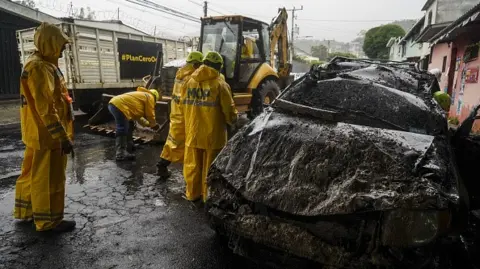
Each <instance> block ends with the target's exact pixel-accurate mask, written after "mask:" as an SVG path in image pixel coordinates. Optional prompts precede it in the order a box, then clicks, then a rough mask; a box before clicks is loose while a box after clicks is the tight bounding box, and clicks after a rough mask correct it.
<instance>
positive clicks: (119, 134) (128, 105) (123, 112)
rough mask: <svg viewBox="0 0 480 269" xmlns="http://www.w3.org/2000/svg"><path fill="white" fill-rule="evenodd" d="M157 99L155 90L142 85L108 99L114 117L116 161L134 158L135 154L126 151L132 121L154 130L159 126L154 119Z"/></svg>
mask: <svg viewBox="0 0 480 269" xmlns="http://www.w3.org/2000/svg"><path fill="white" fill-rule="evenodd" d="M157 100H161V96H160V94H159V93H158V91H157V90H147V89H145V88H143V87H138V88H137V91H134V92H128V93H124V94H121V95H117V96H115V97H113V98H112V99H111V100H110V102H109V104H108V110H109V111H110V113H111V114H112V115H113V117H114V118H115V124H116V133H115V137H116V138H115V149H116V155H115V159H116V160H117V161H124V160H132V159H134V158H135V154H133V153H132V152H129V151H127V148H128V141H129V140H130V141H132V142H133V140H132V139H131V138H129V136H131V135H133V132H130V129H131V128H133V127H134V121H138V123H140V124H141V125H143V126H145V127H150V128H152V129H153V130H154V131H157V130H158V129H159V128H160V126H159V125H158V124H157V122H156V121H155V104H156V103H157Z"/></svg>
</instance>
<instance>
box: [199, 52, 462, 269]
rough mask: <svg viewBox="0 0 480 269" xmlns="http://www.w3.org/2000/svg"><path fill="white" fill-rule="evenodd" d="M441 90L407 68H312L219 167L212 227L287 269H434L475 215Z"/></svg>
mask: <svg viewBox="0 0 480 269" xmlns="http://www.w3.org/2000/svg"><path fill="white" fill-rule="evenodd" d="M437 89H438V83H437V82H436V79H435V78H434V77H433V76H431V75H429V74H428V73H426V72H421V71H418V70H415V68H414V67H412V66H407V65H401V64H395V63H379V62H368V61H351V60H338V59H337V60H335V61H332V62H331V63H329V64H328V65H325V66H319V67H314V68H312V70H311V71H310V72H309V73H307V74H306V75H305V76H303V77H302V78H301V79H299V80H297V81H296V82H294V83H293V84H292V85H290V86H289V87H287V88H286V89H285V90H284V91H283V92H282V94H281V95H280V96H279V97H278V99H276V100H275V101H274V102H273V104H272V105H271V107H270V108H268V109H266V111H265V112H264V113H263V114H261V115H260V116H259V117H257V118H256V119H255V120H253V121H252V122H251V123H250V124H248V125H247V126H245V127H244V128H242V129H241V130H240V131H239V132H238V133H237V134H236V135H235V136H234V137H233V138H232V139H231V140H230V141H229V142H228V144H227V146H226V147H225V149H224V150H223V151H222V152H221V153H220V154H219V156H218V157H217V159H216V160H215V162H214V163H213V165H212V167H211V169H210V173H209V177H208V185H209V197H208V201H207V204H206V210H207V215H208V218H209V220H210V222H211V225H212V227H213V228H214V229H215V230H216V231H217V233H219V234H220V235H221V236H222V237H224V238H226V239H228V244H229V246H230V247H231V248H232V249H233V250H234V252H236V253H238V254H241V255H244V256H249V257H253V258H260V259H261V260H263V261H267V263H272V264H276V265H280V266H286V264H287V263H288V262H290V261H291V262H292V263H293V264H294V266H296V267H297V268H299V266H300V265H305V266H306V267H308V268H311V267H312V266H316V265H319V266H322V265H323V266H325V267H324V268H428V267H430V266H432V263H434V262H435V261H434V260H435V259H436V258H434V256H433V254H432V251H431V250H432V249H433V248H434V246H435V245H438V244H441V240H443V239H444V238H446V237H447V235H449V234H451V233H452V232H454V230H455V229H456V228H457V227H460V226H461V224H462V223H461V222H462V220H463V218H460V217H458V216H459V215H461V213H462V212H464V211H466V210H467V208H468V195H467V194H466V190H465V187H464V184H463V181H462V180H461V178H460V176H459V173H458V171H457V170H458V169H457V166H456V164H455V161H454V154H453V148H452V146H451V143H450V139H451V135H450V134H449V130H448V126H447V119H446V117H445V113H444V112H443V111H442V109H441V108H440V107H439V105H438V104H437V103H436V102H435V101H434V100H433V98H432V96H433V95H432V92H434V91H436V90H437ZM437 257H438V256H437ZM316 268H321V267H316Z"/></svg>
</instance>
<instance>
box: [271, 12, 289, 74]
mask: <svg viewBox="0 0 480 269" xmlns="http://www.w3.org/2000/svg"><path fill="white" fill-rule="evenodd" d="M287 19H288V13H287V10H286V9H285V8H280V9H279V10H278V14H277V16H276V17H274V18H273V19H272V22H271V23H270V26H269V32H270V66H272V67H274V66H276V65H275V49H276V48H277V46H278V67H277V70H278V76H279V78H280V79H285V78H288V77H289V76H290V72H291V70H292V65H291V63H289V61H288V60H289V58H288V52H289V47H288V29H287Z"/></svg>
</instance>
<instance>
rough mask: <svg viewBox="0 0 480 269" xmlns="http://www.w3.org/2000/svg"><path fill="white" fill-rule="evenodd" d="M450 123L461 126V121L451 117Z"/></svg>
mask: <svg viewBox="0 0 480 269" xmlns="http://www.w3.org/2000/svg"><path fill="white" fill-rule="evenodd" d="M448 123H450V124H452V125H455V126H458V125H459V124H460V121H459V120H458V118H457V117H450V118H448Z"/></svg>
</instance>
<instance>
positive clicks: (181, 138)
mask: <svg viewBox="0 0 480 269" xmlns="http://www.w3.org/2000/svg"><path fill="white" fill-rule="evenodd" d="M194 71H195V67H194V66H193V64H188V63H187V65H186V66H184V67H182V68H180V69H179V70H178V71H177V74H176V77H175V85H174V86H173V92H172V102H171V103H170V130H169V132H168V137H167V141H166V142H165V145H164V146H163V150H162V154H161V155H160V157H161V158H163V159H165V160H168V161H170V162H183V155H184V150H185V147H184V146H185V122H184V120H183V114H182V110H181V105H180V96H181V94H182V87H183V85H184V84H185V83H186V82H187V81H188V80H189V79H190V76H191V75H192V73H193V72H194Z"/></svg>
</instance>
